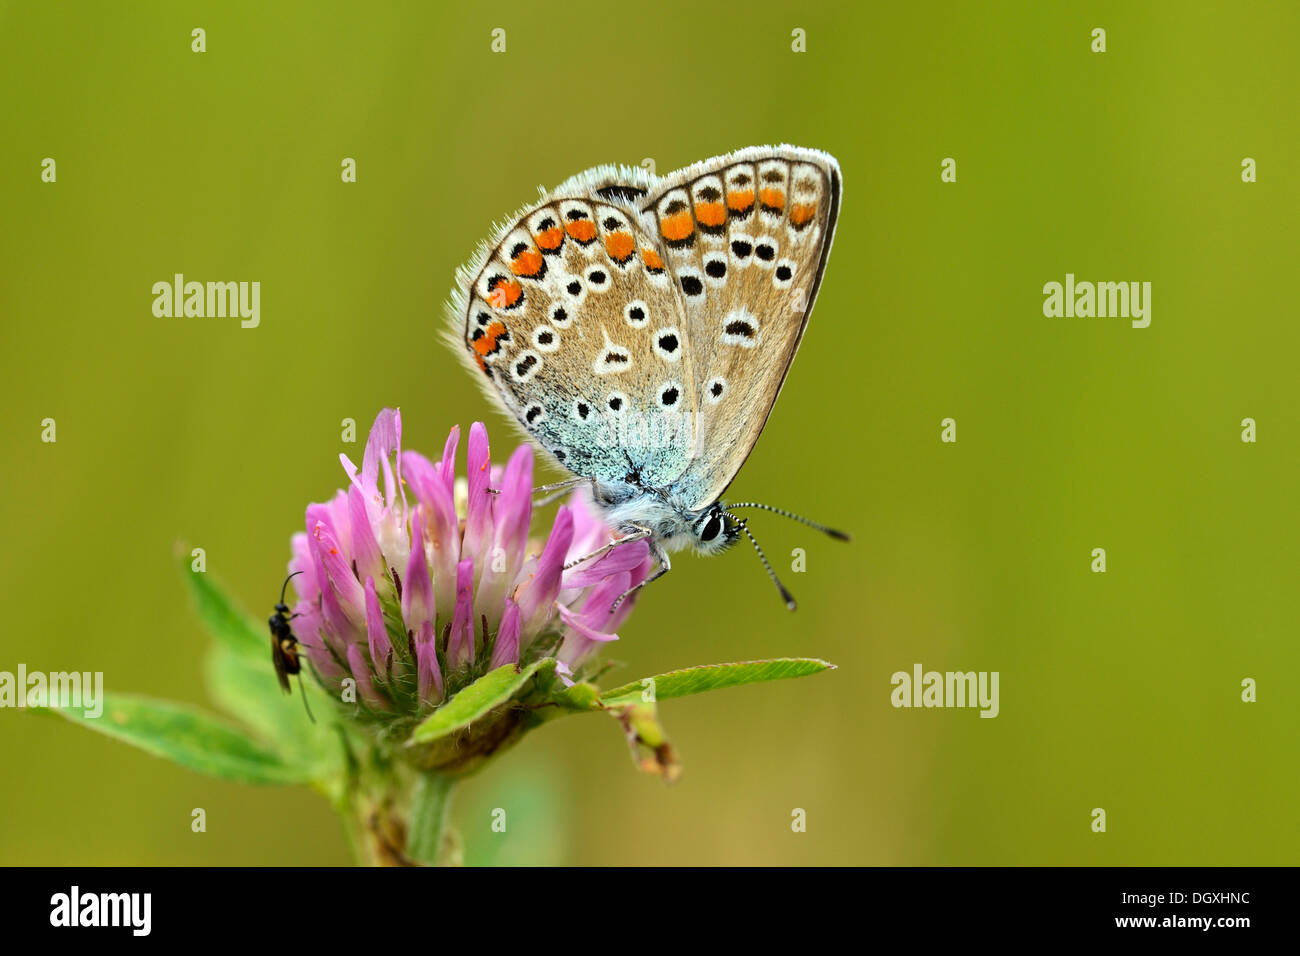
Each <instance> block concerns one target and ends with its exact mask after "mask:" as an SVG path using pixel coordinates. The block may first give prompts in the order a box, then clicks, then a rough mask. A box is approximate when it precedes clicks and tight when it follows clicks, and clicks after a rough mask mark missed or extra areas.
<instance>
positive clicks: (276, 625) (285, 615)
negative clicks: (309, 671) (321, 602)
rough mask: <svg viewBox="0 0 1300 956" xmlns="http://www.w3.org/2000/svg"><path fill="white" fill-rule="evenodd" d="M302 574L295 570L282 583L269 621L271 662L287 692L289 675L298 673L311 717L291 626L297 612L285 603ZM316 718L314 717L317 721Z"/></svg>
mask: <svg viewBox="0 0 1300 956" xmlns="http://www.w3.org/2000/svg"><path fill="white" fill-rule="evenodd" d="M299 574H302V572H301V571H294V572H293V574H290V575H289V576H288V577H287V578H285V579H284V584H282V585H280V602H279V603H278V604H276V606H275V613H274V614H272V615H271V619H270V621H269V622H268V623H269V624H270V625H271V664H272V666H274V667H275V676H276V678H277V679H278V680H279V681H280V688H281V689H282V690H283V691H284V692H285V693H286V694H292V693H293V689H292V688H291V687H290V686H289V675H290V674H297V675H299V676H298V687H299V688H300V689H301V690H302V704H303V706H304V707H306V708H307V716H308V717H311V716H312V714H311V705H310V704H308V703H307V690H306V688H304V687H303V686H302V660H301V659H300V658H299V656H298V638H297V637H295V636H294V633H293V628H291V627H290V626H289V622H290V621H292V620H293V619H294V618H295V617H297V616H298V615H297V614H290V613H289V605H287V604H285V603H284V592H285V590H286V589H288V587H289V582H290V581H291V580H293V578H294V576H295V575H299ZM315 720H316V718H315V717H312V722H313V723H315Z"/></svg>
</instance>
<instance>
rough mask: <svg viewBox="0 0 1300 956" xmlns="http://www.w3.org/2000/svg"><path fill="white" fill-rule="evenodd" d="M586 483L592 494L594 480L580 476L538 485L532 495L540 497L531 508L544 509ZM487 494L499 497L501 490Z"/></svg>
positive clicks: (490, 489)
mask: <svg viewBox="0 0 1300 956" xmlns="http://www.w3.org/2000/svg"><path fill="white" fill-rule="evenodd" d="M586 482H590V483H591V490H592V491H593V492H594V491H595V490H596V479H595V478H584V477H582V476H580V475H579V476H575V477H573V478H565V479H564V480H563V481H556V482H552V483H551V484H549V485H538V486H537V487H536V488H534V489H533V494H535V495H541V496H542V497H541V498H540V499H537V500H535V501H534V502H533V507H534V508H545V507H546V506H547V505H549V504H550V503H551V502H553V501H558V500H559V499H560V498H563V497H564V495H565V494H566V493H567V492H568V491H570V490H571V489H573V488H576V487H578V486H579V485H581V484H584V483H586ZM488 494H490V495H499V494H501V489H500V488H489V489H488Z"/></svg>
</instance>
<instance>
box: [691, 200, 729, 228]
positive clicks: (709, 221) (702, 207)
mask: <svg viewBox="0 0 1300 956" xmlns="http://www.w3.org/2000/svg"><path fill="white" fill-rule="evenodd" d="M695 218H696V219H698V220H699V221H700V224H701V225H705V226H721V225H722V224H723V223H724V222H726V221H727V209H726V207H725V206H723V205H722V203H720V202H700V203H696V204H695Z"/></svg>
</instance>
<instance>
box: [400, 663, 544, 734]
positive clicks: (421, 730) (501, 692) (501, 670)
mask: <svg viewBox="0 0 1300 956" xmlns="http://www.w3.org/2000/svg"><path fill="white" fill-rule="evenodd" d="M544 669H545V670H549V671H554V669H555V658H553V657H544V658H542V659H541V660H540V661H534V662H533V663H531V664H529V665H528V666H527V667H525V668H524V669H523V670H522V671H520V670H516V669H515V665H514V664H505V665H503V666H501V667H498V668H497V669H496V670H494V671H488V673H486V674H484V675H483V676H482V677H480V678H479V679H478V680H476V681H475V682H474V683H472V684H470V685H469V686H468V687H466V688H465V689H464V690H462V691H460V693H458V694H457V695H456V696H455V697H453V698H452V699H451V700H450V701H448V702H447V703H445V704H443V705H442V706H441V707H439V708H438V709H437V710H435V711H434V712H433V713H432V714H430V715H429V716H428V717H427V718H426V719H425V720H424V722H423V723H421V724H420V725H419V726H418V727H416V728H415V730H414V732H413V733H412V734H411V739H410V741H409V742H410V743H411V744H422V743H429V742H430V741H433V740H439V739H441V738H443V737H446V736H447V735H449V734H453V733H455V732H457V731H459V730H463V729H465V728H466V727H468V726H469V725H470V724H472V723H473V722H474V721H476V720H480V719H482V718H483V717H486V716H487V715H488V714H490V713H491V712H492V711H494V710H496V709H497V708H499V707H503V706H505V705H506V704H508V703H509V702H510V701H511V699H513V698H514V697H516V696H519V695H520V694H521V693H522V692H523V691H525V690H527V689H528V684H529V682H530V681H531V680H532V679H533V677H535V676H538V675H541V674H543V670H544Z"/></svg>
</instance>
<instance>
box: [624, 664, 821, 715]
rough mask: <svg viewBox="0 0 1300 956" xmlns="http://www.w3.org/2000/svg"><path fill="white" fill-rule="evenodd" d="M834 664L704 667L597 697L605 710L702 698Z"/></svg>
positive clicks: (627, 686) (808, 672)
mask: <svg viewBox="0 0 1300 956" xmlns="http://www.w3.org/2000/svg"><path fill="white" fill-rule="evenodd" d="M834 667H835V665H834V664H830V663H827V662H826V661H823V660H818V659H817V658H813V657H778V658H774V659H772V660H767V661H740V662H738V663H735V664H704V665H701V666H699V667H684V668H682V669H681V670H676V671H668V672H667V673H666V674H657V675H655V676H654V677H643V678H642V679H641V680H639V681H635V682H633V683H631V684H624V685H623V686H621V687H615V688H613V689H612V690H607V691H605V692H604V693H603V694H601V695H600V699H601V702H602V703H603V704H605V706H607V707H616V706H620V705H624V704H635V703H641V702H651V701H658V700H669V699H671V698H673V697H686V696H688V695H690V694H702V693H704V692H705V691H709V690H718V689H720V688H723V687H735V686H738V685H740V684H756V683H760V682H762V681H771V680H788V679H789V678H791V677H806V676H807V675H809V674H816V673H817V672H819V671H824V670H827V669H828V668H830V669H833V668H834Z"/></svg>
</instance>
